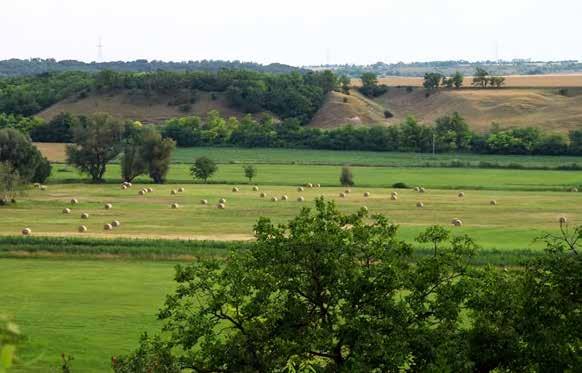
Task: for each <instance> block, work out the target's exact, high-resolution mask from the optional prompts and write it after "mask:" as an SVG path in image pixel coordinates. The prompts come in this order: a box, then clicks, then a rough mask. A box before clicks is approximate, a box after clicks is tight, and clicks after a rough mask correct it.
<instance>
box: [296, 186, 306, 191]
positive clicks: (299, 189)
mask: <svg viewBox="0 0 582 373" xmlns="http://www.w3.org/2000/svg"><path fill="white" fill-rule="evenodd" d="M304 190H305V188H303V187H302V186H300V187H298V188H297V191H298V192H303V191H304Z"/></svg>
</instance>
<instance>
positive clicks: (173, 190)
mask: <svg viewBox="0 0 582 373" xmlns="http://www.w3.org/2000/svg"><path fill="white" fill-rule="evenodd" d="M176 193H178V192H177V191H176V189H172V190H171V191H170V194H171V195H175V194H176Z"/></svg>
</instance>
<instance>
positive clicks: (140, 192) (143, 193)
mask: <svg viewBox="0 0 582 373" xmlns="http://www.w3.org/2000/svg"><path fill="white" fill-rule="evenodd" d="M137 194H139V195H140V196H143V195H145V194H146V192H145V190H143V189H142V190H140V191H139V192H138V193H137Z"/></svg>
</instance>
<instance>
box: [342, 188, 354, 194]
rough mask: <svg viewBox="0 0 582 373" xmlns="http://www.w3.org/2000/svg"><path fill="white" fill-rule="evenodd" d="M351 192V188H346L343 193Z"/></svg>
mask: <svg viewBox="0 0 582 373" xmlns="http://www.w3.org/2000/svg"><path fill="white" fill-rule="evenodd" d="M351 192H352V190H351V189H346V190H345V191H344V193H345V194H350V193H351Z"/></svg>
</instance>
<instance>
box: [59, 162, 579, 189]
mask: <svg viewBox="0 0 582 373" xmlns="http://www.w3.org/2000/svg"><path fill="white" fill-rule="evenodd" d="M340 170H341V167H340V166H323V165H274V164H264V165H257V171H258V174H257V177H256V179H255V180H253V182H254V183H257V184H259V185H270V186H276V185H284V186H296V185H302V184H305V183H307V182H312V183H320V184H321V185H322V186H329V187H332V186H338V184H339V174H340ZM352 173H353V175H354V180H355V183H356V185H357V186H358V187H372V188H388V187H391V186H392V185H393V184H394V183H397V182H403V183H406V184H408V185H409V186H410V187H414V186H416V185H422V186H424V187H426V188H431V189H482V190H522V191H544V190H546V191H566V190H568V189H570V188H571V187H574V186H580V185H582V172H580V171H557V170H505V169H478V168H446V167H438V168H436V167H435V168H422V167H352ZM120 175H121V171H120V168H119V165H117V164H111V165H109V166H108V168H107V172H106V174H105V178H106V180H107V181H108V182H111V183H118V182H120V179H121V176H120ZM85 181H87V177H86V176H84V175H80V174H79V173H78V172H77V171H76V170H75V169H74V168H72V167H70V166H66V165H55V166H54V169H53V175H52V177H51V179H50V180H49V183H53V184H54V183H79V182H85ZM149 181H150V180H149V178H148V177H147V176H143V177H140V178H138V179H137V182H139V183H147V182H149ZM194 182H195V180H194V179H193V178H192V176H191V175H190V165H187V164H175V165H173V166H172V167H171V169H170V172H169V174H168V183H169V184H191V183H194ZM209 183H212V184H237V185H238V184H241V185H242V184H247V183H248V180H247V179H246V178H245V177H244V174H243V169H242V165H240V164H222V165H219V166H218V171H217V172H216V174H215V175H214V176H213V177H212V178H210V179H209Z"/></svg>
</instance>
